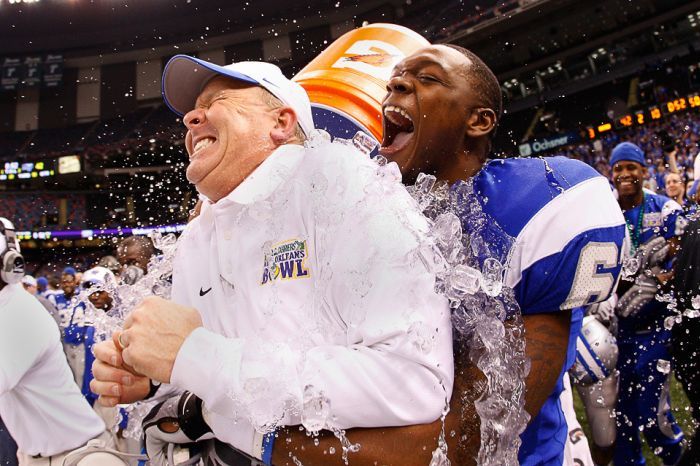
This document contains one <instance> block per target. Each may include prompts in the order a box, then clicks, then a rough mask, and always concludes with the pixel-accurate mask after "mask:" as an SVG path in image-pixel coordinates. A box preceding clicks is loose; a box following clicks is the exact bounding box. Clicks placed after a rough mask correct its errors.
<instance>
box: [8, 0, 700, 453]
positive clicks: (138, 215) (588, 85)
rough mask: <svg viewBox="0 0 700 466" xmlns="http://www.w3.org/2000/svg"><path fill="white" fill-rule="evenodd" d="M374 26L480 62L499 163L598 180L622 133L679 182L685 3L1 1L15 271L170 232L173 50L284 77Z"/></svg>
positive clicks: (688, 76) (688, 60)
mask: <svg viewBox="0 0 700 466" xmlns="http://www.w3.org/2000/svg"><path fill="white" fill-rule="evenodd" d="M374 22H391V23H398V24H402V25H405V26H407V27H410V28H411V29H413V30H415V31H417V32H419V33H421V34H422V35H423V36H425V37H426V38H428V39H429V40H431V41H433V42H449V43H455V44H458V45H462V46H464V47H467V48H469V49H471V50H472V51H474V52H475V53H477V54H478V55H479V56H481V57H482V58H483V59H484V61H485V62H486V63H487V64H488V65H489V66H490V67H491V68H492V69H493V70H494V72H495V73H496V75H497V76H498V78H499V80H500V82H501V84H502V89H503V92H504V96H505V98H506V100H505V116H504V118H503V120H502V123H501V127H500V128H499V131H498V135H497V139H496V152H497V153H498V154H499V155H500V156H516V155H522V156H534V155H545V156H549V155H559V154H563V155H567V156H569V157H575V158H578V159H581V160H583V161H585V162H586V163H589V164H591V165H593V166H594V167H596V168H597V169H598V170H599V171H601V172H603V173H605V174H607V158H608V156H609V151H610V149H611V147H612V146H613V145H615V144H616V143H617V142H619V141H621V140H628V139H629V140H634V141H635V142H637V143H639V144H641V145H642V146H643V147H644V149H645V150H646V151H647V154H648V155H649V156H650V157H652V159H654V160H655V161H662V162H663V151H662V146H663V141H662V138H661V137H660V134H661V132H666V133H668V135H669V137H670V138H672V139H674V140H676V141H678V142H679V143H680V144H679V146H680V150H679V153H678V155H677V158H678V163H679V165H680V167H681V169H682V170H685V171H686V173H687V174H690V173H689V171H690V169H691V167H692V162H691V160H692V159H691V158H692V156H694V155H695V154H696V153H697V152H698V134H699V133H700V132H699V131H698V130H699V129H700V114H699V110H700V96H699V95H698V92H699V91H700V55H699V54H698V50H700V1H698V0H696V1H687V0H634V1H628V0H605V1H604V0H589V1H586V2H580V1H577V0H530V1H527V0H499V1H495V0H475V1H455V0H447V1H446V0H441V1H435V0H367V1H358V0H353V1H346V0H339V1H329V2H327V1H319V0H308V1H305V2H285V3H283V4H281V3H280V2H278V1H273V0H257V1H236V2H232V1H229V0H207V1H204V0H149V1H146V2H144V1H140V2H129V1H128V0H121V1H116V0H29V1H28V0H0V30H2V31H4V35H3V36H4V40H3V41H1V42H0V73H1V75H0V77H1V81H0V215H1V216H5V217H8V218H10V219H12V220H14V221H15V224H16V226H17V228H18V230H20V231H21V232H22V233H21V239H22V247H23V250H24V252H25V257H26V258H27V259H28V262H29V267H28V269H29V272H30V273H34V274H35V275H37V274H46V273H49V274H50V273H52V272H56V271H59V270H61V269H62V268H63V267H65V266H66V265H74V266H77V267H79V269H82V270H85V269H86V268H87V267H89V266H91V265H92V264H93V262H94V261H95V259H96V258H98V257H100V256H103V255H105V254H107V253H110V252H111V250H112V249H113V248H114V244H115V242H116V241H117V240H118V238H119V237H121V236H123V235H125V234H132V233H136V234H143V233H146V232H148V231H149V229H150V227H154V226H161V227H166V229H167V230H168V231H174V230H177V229H178V225H182V224H183V223H184V222H186V219H187V216H188V212H189V210H190V209H191V208H192V207H193V205H194V200H195V199H196V195H195V193H194V190H193V189H192V187H191V186H190V185H189V184H188V183H187V181H186V180H185V178H184V175H183V172H184V170H183V167H184V166H185V164H186V160H187V156H186V153H185V151H184V147H183V135H184V133H183V131H182V124H181V122H180V121H179V119H177V118H176V117H175V116H174V115H173V114H172V113H171V112H170V111H169V110H168V109H167V108H166V107H165V106H164V104H163V102H162V99H161V96H160V75H161V72H162V68H163V65H164V64H165V63H166V62H167V60H168V59H169V58H170V57H171V56H172V55H175V54H178V53H186V54H190V55H195V56H198V57H200V58H204V59H207V60H210V61H213V62H216V63H219V64H224V63H229V62H231V61H237V60H249V59H251V60H265V61H271V62H273V63H276V64H278V65H279V66H280V67H281V68H282V69H283V71H284V72H285V73H286V74H287V75H288V76H292V75H294V74H295V73H296V72H298V71H299V70H300V69H301V68H302V67H303V66H304V65H305V64H306V63H308V62H309V61H310V60H311V59H312V58H313V57H315V56H316V55H317V54H318V53H319V52H321V51H322V50H323V49H324V48H325V47H326V46H327V45H328V44H330V43H331V42H332V41H333V40H334V39H336V38H337V37H339V36H341V35H342V34H343V33H344V32H346V31H348V30H350V29H352V28H355V27H358V26H361V25H362V24H365V23H374ZM653 170H655V168H654V169H653ZM98 230H101V231H98ZM104 230H106V231H104ZM673 388H674V391H673V397H674V403H673V404H674V406H675V407H677V411H678V412H677V415H678V417H679V418H680V421H681V424H682V425H683V427H684V429H686V431H687V429H689V428H690V427H689V422H690V421H689V419H690V416H689V414H688V412H687V408H686V406H687V402H686V401H685V400H683V399H682V397H683V395H682V392H681V390H680V389H679V387H678V386H677V385H675V386H674V387H673ZM647 457H648V458H649V460H650V464H658V463H655V461H656V458H652V457H653V455H651V454H648V455H647Z"/></svg>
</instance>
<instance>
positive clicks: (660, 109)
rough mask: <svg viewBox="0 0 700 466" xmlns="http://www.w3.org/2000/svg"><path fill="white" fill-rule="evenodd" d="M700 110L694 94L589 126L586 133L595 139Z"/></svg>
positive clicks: (699, 100) (698, 101) (697, 99)
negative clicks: (612, 131) (605, 134)
mask: <svg viewBox="0 0 700 466" xmlns="http://www.w3.org/2000/svg"><path fill="white" fill-rule="evenodd" d="M698 109H700V94H698V93H694V94H690V95H688V96H686V97H679V98H677V99H673V100H669V101H668V102H665V103H663V104H656V105H652V106H651V107H648V108H647V109H645V110H638V111H636V112H634V113H630V114H627V115H623V116H621V117H619V118H617V119H616V120H615V121H609V122H606V123H602V124H600V125H598V126H589V127H587V128H586V133H587V134H588V137H589V138H590V139H595V138H596V137H598V136H600V135H601V134H603V133H606V132H608V131H611V130H612V129H624V128H630V127H633V126H641V125H644V124H646V123H648V122H650V121H654V120H660V119H662V118H663V117H665V116H667V115H672V114H674V113H679V112H685V111H687V110H698Z"/></svg>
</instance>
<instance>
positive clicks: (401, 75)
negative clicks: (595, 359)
mask: <svg viewBox="0 0 700 466" xmlns="http://www.w3.org/2000/svg"><path fill="white" fill-rule="evenodd" d="M387 90H388V93H387V96H386V98H385V100H384V104H383V114H384V140H383V143H382V147H381V149H380V154H382V155H384V156H385V157H387V159H389V160H390V161H394V162H396V163H397V164H398V165H399V167H400V169H401V172H402V174H403V177H404V182H405V183H407V184H411V183H413V182H414V181H415V180H416V177H417V175H418V174H419V173H421V172H423V173H428V174H433V175H435V176H436V177H437V179H438V180H444V181H447V182H448V183H450V184H452V185H453V186H455V189H457V186H458V185H459V183H461V182H463V181H464V180H469V179H473V188H474V189H473V193H474V199H472V200H471V201H476V202H478V203H479V204H480V206H481V208H482V209H483V211H484V213H486V214H487V215H488V216H489V217H490V218H491V220H492V222H495V223H496V224H497V225H498V227H500V230H501V231H502V233H503V235H505V236H508V237H512V238H514V239H515V241H514V243H513V246H512V249H511V250H510V251H508V252H507V253H508V254H509V256H510V260H509V262H508V263H507V264H506V265H507V271H506V277H505V284H506V285H508V286H510V287H512V288H513V289H514V291H515V295H516V299H517V301H518V303H519V304H520V308H521V311H522V313H523V320H524V325H525V338H526V353H527V356H528V357H529V358H530V361H531V371H530V375H529V376H528V379H527V381H526V384H527V393H526V405H525V408H526V410H527V411H528V412H529V413H530V414H531V416H532V419H531V421H530V424H529V425H528V427H527V429H526V431H525V432H524V433H523V434H522V436H521V438H522V446H521V448H520V452H519V460H520V464H521V465H557V466H559V465H562V464H565V463H566V464H572V463H573V461H572V459H571V458H569V459H568V461H567V460H566V459H565V457H564V456H565V453H564V450H565V443H566V439H567V434H568V432H567V425H566V421H565V419H564V415H563V412H562V408H561V402H560V399H559V397H560V394H561V393H562V389H563V376H564V373H565V371H566V369H568V368H569V367H570V366H571V364H572V362H573V358H574V356H575V342H576V336H577V334H578V332H579V330H580V326H581V318H582V312H581V311H580V310H578V311H574V309H576V308H577V307H579V306H583V305H586V304H589V303H593V302H596V301H600V300H604V299H607V298H608V297H609V296H610V294H611V292H612V290H613V287H614V285H615V283H616V281H617V277H618V274H619V271H620V263H621V251H622V245H623V240H624V236H625V222H624V219H623V216H622V213H621V211H620V208H619V206H618V205H617V203H616V201H615V199H614V197H613V195H612V193H611V191H610V187H609V184H608V182H607V180H606V179H605V178H603V177H601V176H599V175H598V174H597V173H596V172H595V171H594V170H593V169H591V168H590V167H588V166H586V165H585V164H583V163H580V162H577V161H574V160H569V159H565V158H561V157H557V158H552V159H547V160H545V159H517V160H516V159H511V160H492V161H488V160H487V154H488V153H489V151H490V145H491V138H492V135H493V132H494V130H495V127H496V124H497V121H498V119H499V118H500V114H501V106H502V104H501V91H500V87H499V84H498V81H497V80H496V78H495V77H494V75H493V73H492V72H491V70H489V69H488V67H487V66H486V65H485V64H484V63H483V62H482V61H481V60H480V59H479V58H478V57H476V56H475V55H473V54H472V53H471V52H468V51H466V50H464V49H460V48H456V47H452V46H444V45H437V46H431V47H427V48H425V49H422V50H420V51H418V52H416V53H415V54H413V55H411V56H409V57H407V58H406V59H404V60H403V61H402V62H400V63H399V64H398V65H397V66H396V68H395V69H394V72H393V75H392V77H391V79H390V80H389V82H388V85H387ZM465 202H470V200H465ZM464 228H465V229H467V230H468V229H469V225H468V224H465V225H464ZM492 240H493V241H494V242H498V241H499V238H492ZM456 358H459V359H460V360H461V361H455V363H456V365H459V364H458V363H459V362H461V363H462V364H461V366H462V367H461V368H459V369H458V372H457V373H456V374H455V388H454V392H453V397H452V403H451V404H452V411H451V412H450V414H449V415H448V416H447V420H446V426H445V431H446V432H448V433H449V432H452V431H454V432H455V434H452V435H447V436H446V438H447V442H448V444H449V445H450V448H449V451H448V456H449V457H450V460H451V462H452V464H459V465H467V464H474V459H475V457H476V454H477V452H478V450H479V419H478V416H477V415H476V413H475V412H474V406H473V401H474V400H475V399H476V398H477V397H478V395H479V388H478V387H479V384H480V383H482V382H481V378H480V376H479V371H478V370H476V369H475V368H474V367H473V366H470V365H469V364H468V363H467V361H466V357H465V356H464V355H460V354H457V355H456ZM462 400H465V402H464V403H463V404H462V403H461V401H462ZM440 429H441V424H440V422H436V423H433V424H431V425H427V426H412V427H402V428H392V429H383V430H381V431H379V430H378V429H373V430H362V429H354V430H352V431H350V432H349V433H348V438H349V439H350V440H351V441H352V442H358V443H360V444H361V446H362V447H361V448H360V451H359V452H357V453H355V454H353V455H352V457H351V464H353V465H371V464H386V465H403V466H406V465H425V464H428V463H429V462H430V461H431V453H432V450H433V449H434V446H435V445H436V438H437V436H438V434H439V432H440ZM457 433H461V434H457ZM288 435H289V437H291V438H290V440H289V441H285V442H277V443H275V448H274V452H273V462H274V464H282V465H284V464H290V465H291V464H293V463H292V460H290V456H291V455H293V456H295V457H296V458H297V459H298V460H300V461H301V462H302V463H304V464H307V465H315V464H324V465H330V464H342V463H341V459H340V458H333V457H332V456H329V455H326V454H325V453H324V452H325V451H326V449H327V448H329V447H331V446H333V447H337V445H334V443H333V440H334V439H322V440H321V444H320V446H321V448H302V446H303V445H306V444H308V441H306V440H305V439H304V434H303V433H296V432H290V433H289V434H288ZM336 456H337V455H336ZM336 460H337V461H336Z"/></svg>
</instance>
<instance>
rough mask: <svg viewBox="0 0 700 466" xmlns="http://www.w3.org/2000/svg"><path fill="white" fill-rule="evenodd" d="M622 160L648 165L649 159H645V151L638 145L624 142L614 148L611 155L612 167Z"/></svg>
mask: <svg viewBox="0 0 700 466" xmlns="http://www.w3.org/2000/svg"><path fill="white" fill-rule="evenodd" d="M621 160H629V161H630V162H637V163H638V164H639V165H641V166H642V167H646V166H647V161H646V160H645V159H644V152H643V151H642V149H640V148H639V146H638V145H636V144H632V143H631V142H623V143H620V144H618V145H616V146H615V147H614V148H613V150H612V155H611V156H610V166H611V167H612V166H613V165H615V164H616V163H617V162H619V161H621Z"/></svg>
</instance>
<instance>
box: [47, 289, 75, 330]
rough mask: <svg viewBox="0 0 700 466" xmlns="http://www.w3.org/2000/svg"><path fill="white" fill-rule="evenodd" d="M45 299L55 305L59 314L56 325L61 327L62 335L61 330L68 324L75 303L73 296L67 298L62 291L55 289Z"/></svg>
mask: <svg viewBox="0 0 700 466" xmlns="http://www.w3.org/2000/svg"><path fill="white" fill-rule="evenodd" d="M47 299H48V300H49V301H50V302H51V304H53V305H54V306H56V310H57V311H58V316H59V323H58V327H59V328H60V329H61V335H63V332H64V330H65V328H66V327H67V326H68V324H69V322H70V319H71V315H72V313H73V306H74V305H75V304H74V303H73V298H68V297H67V296H66V294H65V293H64V292H63V291H56V292H54V293H52V294H50V295H48V298H47Z"/></svg>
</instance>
